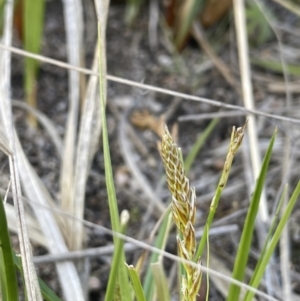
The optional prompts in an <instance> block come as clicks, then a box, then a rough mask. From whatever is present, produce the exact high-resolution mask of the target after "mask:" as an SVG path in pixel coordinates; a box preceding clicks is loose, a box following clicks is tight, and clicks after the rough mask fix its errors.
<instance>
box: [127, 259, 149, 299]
mask: <svg viewBox="0 0 300 301" xmlns="http://www.w3.org/2000/svg"><path fill="white" fill-rule="evenodd" d="M126 266H127V270H128V274H129V277H130V279H131V282H132V286H133V290H134V292H135V296H136V299H137V301H146V298H145V295H144V291H143V287H142V284H141V281H140V277H139V275H138V273H137V271H136V269H135V268H134V266H132V265H126Z"/></svg>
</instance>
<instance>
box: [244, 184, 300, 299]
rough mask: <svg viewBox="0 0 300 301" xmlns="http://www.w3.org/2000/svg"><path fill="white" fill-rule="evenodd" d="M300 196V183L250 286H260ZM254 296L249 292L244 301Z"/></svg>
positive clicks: (255, 271)
mask: <svg viewBox="0 0 300 301" xmlns="http://www.w3.org/2000/svg"><path fill="white" fill-rule="evenodd" d="M299 194H300V181H299V182H298V184H297V187H296V188H295V190H294V192H293V194H292V196H291V198H290V200H289V203H288V205H287V207H286V209H285V210H284V213H283V215H282V217H281V220H280V222H279V224H278V226H277V228H276V231H275V233H274V235H273V237H272V239H271V241H270V243H269V245H268V247H267V250H266V251H265V253H264V254H263V258H262V259H260V260H259V265H257V266H256V267H255V270H254V272H253V275H252V278H251V280H250V285H251V286H252V287H254V288H257V287H258V285H259V283H260V281H261V279H262V277H263V274H264V271H265V269H266V267H267V265H268V263H269V261H270V258H271V257H272V255H273V253H274V250H275V247H276V245H277V243H278V241H279V239H280V236H281V233H282V231H283V229H284V227H285V225H286V223H287V221H288V219H289V216H290V215H291V212H292V210H293V208H294V206H295V204H296V202H297V200H298V197H299ZM253 296H254V293H253V292H249V291H248V292H247V294H246V297H245V299H244V301H250V300H252V298H253Z"/></svg>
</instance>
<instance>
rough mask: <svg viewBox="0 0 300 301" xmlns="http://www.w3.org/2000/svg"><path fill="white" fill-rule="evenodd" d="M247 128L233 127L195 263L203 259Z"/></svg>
mask: <svg viewBox="0 0 300 301" xmlns="http://www.w3.org/2000/svg"><path fill="white" fill-rule="evenodd" d="M245 127H246V124H245V125H244V126H243V127H242V128H238V129H237V130H235V127H233V130H232V134H231V140H230V145H229V150H228V153H227V157H226V160H225V164H224V167H223V171H222V175H221V178H220V180H219V184H218V187H217V189H216V193H215V195H214V197H213V199H212V202H211V205H210V210H209V215H208V217H207V220H206V224H205V228H204V231H203V234H202V237H201V240H200V243H199V245H198V249H197V252H196V254H195V256H194V261H195V262H196V261H197V260H198V258H200V257H201V255H202V253H203V251H204V248H205V244H206V238H207V236H208V232H209V229H210V227H211V224H212V221H213V218H214V216H215V212H216V208H217V207H218V204H219V200H220V198H221V195H222V192H223V189H224V187H225V186H226V183H227V180H228V176H229V173H230V169H231V165H232V161H233V158H234V156H235V154H236V152H237V150H238V149H239V147H240V145H241V143H242V140H243V137H244V130H245Z"/></svg>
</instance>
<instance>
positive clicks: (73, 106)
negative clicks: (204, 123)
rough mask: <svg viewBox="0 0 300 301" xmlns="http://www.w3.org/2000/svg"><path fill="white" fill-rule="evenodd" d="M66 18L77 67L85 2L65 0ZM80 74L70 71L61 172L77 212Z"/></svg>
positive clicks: (64, 196)
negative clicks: (76, 174) (76, 155)
mask: <svg viewBox="0 0 300 301" xmlns="http://www.w3.org/2000/svg"><path fill="white" fill-rule="evenodd" d="M63 7H64V19H65V27H66V39H67V56H68V62H69V63H70V64H72V65H74V66H77V67H79V66H80V60H81V55H80V53H81V48H82V46H83V45H82V35H83V16H82V3H81V1H79V0H64V1H63ZM79 99H80V76H79V73H78V72H77V71H75V70H69V112H68V118H67V125H66V132H65V145H64V154H63V160H62V167H61V174H60V191H61V208H62V209H63V210H64V211H66V212H69V213H71V214H74V212H73V210H74V206H73V199H72V197H73V184H74V158H75V143H76V133H77V125H78V113H79V104H80V101H79ZM67 230H68V231H69V233H73V232H72V224H67ZM72 237H73V236H72V235H69V236H68V238H69V239H67V240H68V241H67V244H68V245H71V241H72Z"/></svg>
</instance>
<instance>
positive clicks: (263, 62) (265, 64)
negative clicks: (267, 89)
mask: <svg viewBox="0 0 300 301" xmlns="http://www.w3.org/2000/svg"><path fill="white" fill-rule="evenodd" d="M251 63H252V64H253V65H256V66H259V67H261V68H265V69H267V70H270V71H273V72H277V73H281V74H283V67H282V64H281V63H280V62H278V61H273V60H267V59H252V60H251ZM286 67H287V71H288V73H289V74H290V75H293V76H298V77H299V76H300V66H299V65H292V64H286Z"/></svg>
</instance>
